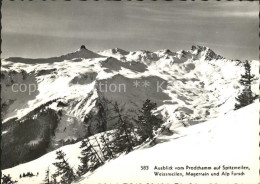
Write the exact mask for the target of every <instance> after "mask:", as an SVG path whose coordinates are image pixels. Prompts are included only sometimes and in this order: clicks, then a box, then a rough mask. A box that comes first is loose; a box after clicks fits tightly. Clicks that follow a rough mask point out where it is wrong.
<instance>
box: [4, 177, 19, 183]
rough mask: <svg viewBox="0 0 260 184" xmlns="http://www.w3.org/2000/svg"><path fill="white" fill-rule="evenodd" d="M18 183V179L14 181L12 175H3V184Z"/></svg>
mask: <svg viewBox="0 0 260 184" xmlns="http://www.w3.org/2000/svg"><path fill="white" fill-rule="evenodd" d="M15 183H17V181H12V177H11V176H10V175H8V176H6V175H3V176H2V184H15Z"/></svg>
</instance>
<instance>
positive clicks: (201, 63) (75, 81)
mask: <svg viewBox="0 0 260 184" xmlns="http://www.w3.org/2000/svg"><path fill="white" fill-rule="evenodd" d="M251 63H252V70H253V71H252V72H253V73H255V74H258V65H259V64H258V63H259V62H258V61H252V62H251ZM242 73H244V68H243V65H242V63H241V62H239V61H236V60H227V59H225V58H224V57H222V56H219V55H218V54H216V53H214V52H213V51H212V50H211V49H209V48H207V47H203V46H192V48H191V49H190V50H187V51H184V50H182V51H178V52H172V51H170V50H159V51H156V52H150V51H145V50H142V51H134V52H132V51H131V52H130V51H124V50H122V49H119V48H116V49H110V50H106V51H101V52H98V53H95V52H92V51H90V50H88V49H79V50H78V51H75V52H73V53H69V54H66V55H63V56H60V57H55V58H46V59H26V58H7V59H4V60H3V61H2V72H1V85H2V101H1V107H2V108H1V110H2V111H1V113H2V118H3V132H4V134H3V135H4V136H3V142H5V145H8V143H9V141H10V139H9V138H10V137H13V136H16V135H15V132H17V131H19V132H21V126H20V124H21V123H23V122H24V119H29V120H33V121H37V120H38V119H39V117H42V114H40V112H41V111H43V110H44V109H46V108H49V109H51V110H52V111H51V112H52V113H54V115H55V117H57V119H58V120H57V121H58V122H57V127H56V128H53V129H54V130H53V135H51V137H49V138H50V142H49V143H48V145H47V146H46V151H45V152H49V151H52V150H54V149H56V148H58V147H60V146H62V145H64V144H65V143H66V142H76V141H78V140H80V139H82V138H83V137H84V136H85V135H91V134H94V133H97V132H96V130H95V128H96V125H97V123H98V120H97V118H98V116H99V115H100V114H101V113H99V112H100V111H101V109H102V108H100V107H99V106H98V100H99V99H100V97H102V96H104V97H106V98H108V99H110V100H114V101H117V102H119V103H120V104H124V108H125V111H128V112H130V111H133V110H137V109H138V108H139V107H141V105H142V103H143V102H144V101H145V100H146V99H147V98H150V99H151V100H152V101H154V102H156V103H157V105H158V112H160V113H161V114H162V116H163V118H164V120H165V121H166V122H167V123H169V124H173V126H175V127H181V126H183V125H184V124H185V125H194V124H198V123H201V122H205V121H207V120H209V119H212V118H215V117H218V116H220V115H223V114H225V113H227V112H229V111H231V110H232V109H233V108H234V104H235V97H236V96H237V94H238V93H239V92H240V91H241V90H242V88H241V86H240V84H239V83H238V81H239V78H240V75H241V74H242ZM136 81H137V82H139V85H140V86H138V87H135V86H134V82H136ZM146 81H147V82H148V83H149V85H148V86H144V83H145V82H146ZM100 83H101V84H106V85H107V86H110V85H115V86H117V87H118V86H120V85H122V84H123V85H125V91H124V90H123V89H124V88H123V89H122V90H121V91H116V92H113V91H111V90H105V91H104V88H103V89H100V87H99V84H100ZM14 84H18V85H21V84H22V85H24V86H26V87H27V90H26V91H25V92H22V91H19V90H18V91H17V87H18V86H16V88H15V89H16V91H14V90H13V89H12V87H13V85H14ZM158 84H159V85H160V84H163V85H162V86H161V87H162V88H158ZM30 85H35V91H33V92H32V93H31V94H30V93H29V91H28V89H29V86H30ZM157 89H159V91H157ZM253 89H254V91H255V92H256V93H258V84H257V83H256V84H255V85H254V86H253ZM102 91H103V92H102ZM46 118H47V117H45V119H46ZM26 123H27V122H26ZM113 123H114V122H112V121H109V122H107V127H108V129H112V128H113ZM38 124H39V125H40V124H41V123H40V122H38ZM86 124H87V126H88V129H86V127H85V126H84V125H86ZM33 133H35V131H34V130H33V129H31V130H30V131H29V132H27V134H33ZM42 134H43V130H42V131H41V132H39V133H38V134H37V136H32V137H31V138H30V139H29V140H27V139H26V141H24V142H19V140H18V143H14V144H13V146H14V147H16V144H17V145H19V146H24V145H26V146H28V145H31V144H32V143H33V144H36V145H37V144H38V145H39V140H41V139H42V138H43V136H42ZM24 136H27V135H24ZM22 138H23V137H22ZM22 138H21V139H22ZM23 140H24V139H23ZM3 150H4V151H3V153H4V155H6V156H7V155H9V154H13V152H10V153H9V152H8V153H5V150H7V149H5V148H3ZM18 151H19V149H18ZM32 153H33V151H32ZM18 155H21V154H20V153H18ZM41 155H42V154H41ZM13 156H14V157H16V155H13ZM32 159H33V158H32V157H30V156H28V158H27V159H25V161H26V162H27V161H30V160H32ZM4 162H5V161H4ZM6 162H7V161H6ZM8 162H11V161H8ZM21 162H24V160H23V158H21V160H19V162H18V163H21ZM15 165H17V163H16V162H15V163H8V164H6V166H5V168H8V167H10V166H11V167H12V166H15Z"/></svg>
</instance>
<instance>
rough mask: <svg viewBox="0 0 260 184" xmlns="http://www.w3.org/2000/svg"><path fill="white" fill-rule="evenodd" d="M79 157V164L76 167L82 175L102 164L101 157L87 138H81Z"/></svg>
mask: <svg viewBox="0 0 260 184" xmlns="http://www.w3.org/2000/svg"><path fill="white" fill-rule="evenodd" d="M80 149H82V150H81V155H82V156H81V157H79V159H80V162H81V165H80V166H79V168H78V175H83V174H85V173H87V172H88V171H93V170H95V169H96V168H98V167H99V166H100V165H102V164H103V161H102V159H101V158H100V156H99V155H98V153H97V152H96V150H95V148H94V147H93V145H92V144H91V142H90V140H89V138H86V139H85V140H82V142H81V145H80Z"/></svg>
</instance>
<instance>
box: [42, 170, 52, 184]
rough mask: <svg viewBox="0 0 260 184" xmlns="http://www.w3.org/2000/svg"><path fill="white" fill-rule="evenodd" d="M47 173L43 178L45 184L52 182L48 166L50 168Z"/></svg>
mask: <svg viewBox="0 0 260 184" xmlns="http://www.w3.org/2000/svg"><path fill="white" fill-rule="evenodd" d="M45 173H46V175H45V178H44V180H43V182H44V184H50V183H51V182H50V169H49V167H48V169H47V170H46V172H45Z"/></svg>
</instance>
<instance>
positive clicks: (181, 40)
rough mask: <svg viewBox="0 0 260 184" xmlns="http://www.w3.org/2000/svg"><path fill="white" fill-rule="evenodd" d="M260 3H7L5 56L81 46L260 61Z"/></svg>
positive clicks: (43, 53)
mask: <svg viewBox="0 0 260 184" xmlns="http://www.w3.org/2000/svg"><path fill="white" fill-rule="evenodd" d="M258 8H259V7H258V2H234V1H231V2H228V1H220V2H216V1H212V2H203V1H194V2H192V1H184V2H181V1H173V2H167V1H155V2H153V1H144V2H138V1H131V2H127V1H123V2H105V1H104V2H102V1H97V2H95V1H86V2H83V1H73V2H66V1H9V0H6V1H4V2H3V4H2V41H3V42H2V57H10V56H20V57H31V58H39V57H51V56H59V55H62V54H66V53H69V52H73V51H75V50H77V49H78V48H79V47H80V46H81V45H82V44H84V45H86V47H87V48H88V49H89V50H93V51H98V50H104V49H109V48H115V47H119V48H122V49H125V50H132V51H133V50H140V49H144V50H150V51H156V50H159V49H170V50H172V51H178V50H181V49H190V48H191V46H192V45H204V46H208V47H210V48H212V49H213V50H214V51H215V52H217V53H218V54H221V55H223V56H224V57H226V58H229V59H241V60H244V59H258V57H259V50H258V48H259V47H258V46H259V37H258V32H259V28H258V24H259V19H258V12H259V10H258Z"/></svg>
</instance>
